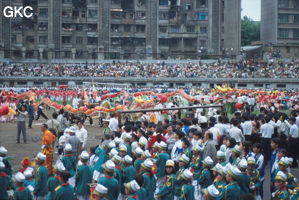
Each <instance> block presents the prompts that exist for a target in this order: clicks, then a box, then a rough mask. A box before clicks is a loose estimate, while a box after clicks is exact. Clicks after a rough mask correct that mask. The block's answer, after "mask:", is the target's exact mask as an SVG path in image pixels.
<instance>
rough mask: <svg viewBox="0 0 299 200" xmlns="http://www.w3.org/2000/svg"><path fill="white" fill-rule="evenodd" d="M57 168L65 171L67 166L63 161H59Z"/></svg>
mask: <svg viewBox="0 0 299 200" xmlns="http://www.w3.org/2000/svg"><path fill="white" fill-rule="evenodd" d="M56 168H57V170H58V171H59V172H65V171H66V168H65V167H64V165H63V163H62V162H59V163H57V165H56Z"/></svg>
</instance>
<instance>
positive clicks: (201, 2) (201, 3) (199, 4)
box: [196, 0, 208, 8]
mask: <svg viewBox="0 0 299 200" xmlns="http://www.w3.org/2000/svg"><path fill="white" fill-rule="evenodd" d="M207 5H208V4H207V0H196V8H205V7H207Z"/></svg>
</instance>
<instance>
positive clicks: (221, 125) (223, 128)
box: [215, 116, 229, 135]
mask: <svg viewBox="0 0 299 200" xmlns="http://www.w3.org/2000/svg"><path fill="white" fill-rule="evenodd" d="M224 118H225V117H224V116H219V118H218V123H217V124H215V127H216V128H218V129H219V131H220V133H221V135H227V134H228V129H229V128H228V126H227V125H226V124H224V121H225V120H224Z"/></svg>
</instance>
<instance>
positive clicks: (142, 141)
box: [138, 136, 147, 146]
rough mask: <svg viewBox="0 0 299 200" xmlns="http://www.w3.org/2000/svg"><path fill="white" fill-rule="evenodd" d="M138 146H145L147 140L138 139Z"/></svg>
mask: <svg viewBox="0 0 299 200" xmlns="http://www.w3.org/2000/svg"><path fill="white" fill-rule="evenodd" d="M138 142H139V144H141V145H142V146H147V139H146V138H145V137H144V136H142V137H141V138H140V139H139V141H138Z"/></svg>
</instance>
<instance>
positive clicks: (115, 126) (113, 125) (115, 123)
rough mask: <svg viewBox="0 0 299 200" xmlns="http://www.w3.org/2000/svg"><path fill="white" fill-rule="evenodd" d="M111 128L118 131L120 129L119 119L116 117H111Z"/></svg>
mask: <svg viewBox="0 0 299 200" xmlns="http://www.w3.org/2000/svg"><path fill="white" fill-rule="evenodd" d="M109 128H110V129H111V131H117V129H118V120H117V119H116V118H114V117H113V118H110V119H109Z"/></svg>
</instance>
